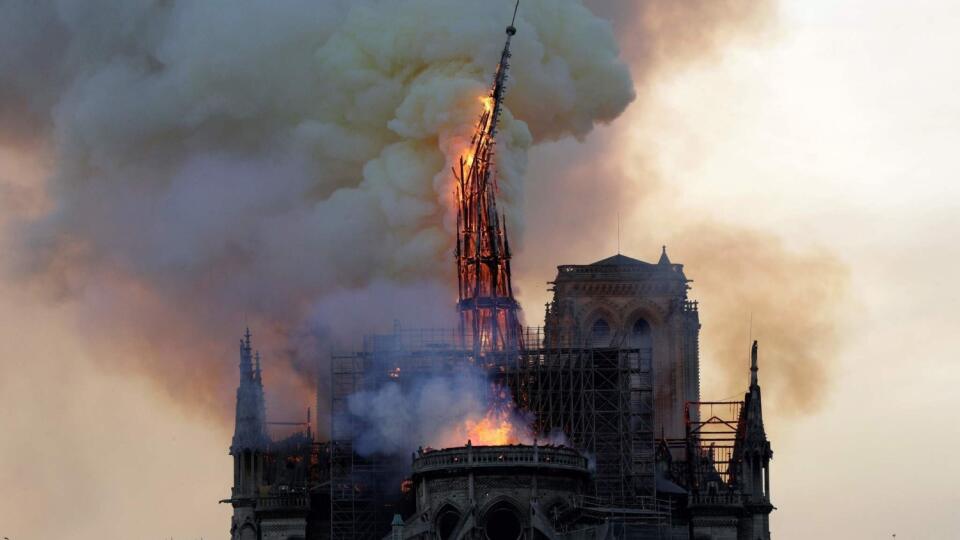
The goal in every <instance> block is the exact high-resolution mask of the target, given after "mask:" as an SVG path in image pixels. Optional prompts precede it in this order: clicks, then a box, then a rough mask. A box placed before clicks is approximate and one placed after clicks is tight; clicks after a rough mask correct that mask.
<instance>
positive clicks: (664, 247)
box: [657, 246, 671, 265]
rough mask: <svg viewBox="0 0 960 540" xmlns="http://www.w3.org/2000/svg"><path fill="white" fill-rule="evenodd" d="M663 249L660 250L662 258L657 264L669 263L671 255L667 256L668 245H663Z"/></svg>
mask: <svg viewBox="0 0 960 540" xmlns="http://www.w3.org/2000/svg"><path fill="white" fill-rule="evenodd" d="M661 247H662V251H661V252H660V260H659V261H657V264H663V265H669V264H671V263H670V257H667V246H661Z"/></svg>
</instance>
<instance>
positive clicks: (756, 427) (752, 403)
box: [735, 341, 773, 540]
mask: <svg viewBox="0 0 960 540" xmlns="http://www.w3.org/2000/svg"><path fill="white" fill-rule="evenodd" d="M757 371H758V367H757V342H756V341H754V342H753V349H752V350H751V352H750V389H749V390H748V391H747V393H746V395H745V396H744V398H743V411H742V412H741V416H740V422H739V425H738V426H737V429H738V430H739V431H741V432H742V437H741V438H740V440H739V441H738V443H737V448H736V450H735V451H736V453H737V454H738V455H737V456H736V457H738V458H739V462H740V463H741V470H740V482H741V484H742V486H743V496H744V501H743V506H744V510H745V511H746V512H745V513H746V517H745V519H742V520H741V522H740V535H739V536H740V537H741V538H747V539H749V540H753V539H758V540H769V538H770V512H771V511H773V505H772V504H771V503H770V460H771V459H772V458H773V450H772V449H771V447H770V441H769V440H768V439H767V433H766V431H765V430H764V428H763V407H762V406H761V402H760V383H759V381H758V377H757Z"/></svg>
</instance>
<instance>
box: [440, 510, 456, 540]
mask: <svg viewBox="0 0 960 540" xmlns="http://www.w3.org/2000/svg"><path fill="white" fill-rule="evenodd" d="M458 523H460V512H458V511H457V509H456V508H454V507H452V506H449V505H447V506H444V507H443V508H441V509H440V512H438V513H437V535H439V536H440V540H447V539H448V538H453V533H454V532H455V531H456V528H457V524H458Z"/></svg>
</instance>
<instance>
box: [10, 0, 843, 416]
mask: <svg viewBox="0 0 960 540" xmlns="http://www.w3.org/2000/svg"><path fill="white" fill-rule="evenodd" d="M512 3H513V2H512V0H500V1H490V2H465V1H456V0H454V1H440V0H432V1H431V0H404V1H396V2H379V1H376V0H353V1H346V0H342V1H331V2H314V1H311V0H300V1H297V0H293V1H289V2H282V3H276V2H269V1H266V0H259V1H255V0H249V1H245V2H241V3H239V4H238V3H236V2H228V1H226V0H211V1H208V2H202V3H201V2H178V1H157V2H155V1H135V2H121V1H119V0H101V1H98V2H95V3H90V2H86V3H83V4H82V5H81V4H74V3H68V2H53V1H38V2H12V3H6V4H4V6H3V13H4V17H2V18H0V144H2V145H3V147H4V148H3V150H4V152H3V153H2V154H0V156H2V159H3V160H4V161H9V162H14V161H16V162H18V163H20V162H23V163H30V164H37V163H39V164H40V165H37V166H33V165H31V166H29V167H21V166H19V165H17V164H14V165H13V166H9V167H8V166H6V164H4V165H5V166H4V167H0V174H5V175H7V176H6V177H4V178H0V196H2V201H0V203H2V204H0V208H2V210H3V214H4V220H5V221H6V223H5V225H4V227H3V230H4V232H6V233H8V234H7V236H8V237H7V238H5V239H4V240H3V247H4V249H5V251H7V252H9V253H14V255H15V256H13V257H5V258H4V262H6V263H8V264H9V265H10V266H11V267H12V269H13V270H16V271H17V272H19V273H20V275H21V276H29V277H30V278H31V279H30V283H32V284H33V285H34V286H35V287H37V288H38V289H40V290H42V292H43V294H44V295H46V296H47V297H48V298H66V299H69V300H70V302H71V303H72V304H74V305H75V306H76V307H77V309H78V310H79V312H80V315H81V316H80V317H79V322H78V325H79V329H80V331H82V332H83V333H84V334H86V335H88V336H89V337H90V341H91V346H93V347H95V348H103V349H105V350H104V352H103V354H102V355H101V357H102V358H104V361H105V362H109V364H108V367H109V368H110V369H115V370H120V371H124V372H131V373H146V374H148V375H149V376H150V377H152V378H153V379H154V380H156V381H157V382H158V383H159V384H161V385H162V386H163V387H165V388H167V389H168V391H169V392H170V394H171V395H172V396H173V397H175V398H177V399H179V400H181V401H182V402H184V403H186V404H189V405H192V404H195V403H198V402H200V403H203V404H206V405H208V406H209V408H210V409H216V410H218V411H220V412H226V411H228V410H229V409H228V407H229V403H230V393H231V391H232V386H233V385H234V384H235V373H234V371H233V370H234V360H235V359H234V358H233V355H234V354H235V351H233V350H232V348H231V347H230V346H229V344H230V343H232V342H231V341H230V339H231V338H236V337H238V336H237V335H238V334H239V331H240V330H241V329H242V327H243V326H244V325H245V324H248V325H250V326H251V327H252V328H253V329H254V330H255V332H256V337H255V340H256V342H257V343H258V345H259V346H260V347H261V348H264V349H265V353H266V354H265V358H266V362H265V363H266V369H267V375H266V376H267V378H268V386H269V387H270V389H271V391H272V394H273V395H284V396H290V395H297V396H299V398H298V399H295V400H281V401H279V402H277V401H272V402H271V406H272V407H273V408H272V411H273V413H274V414H275V415H283V414H292V411H293V410H299V409H300V408H301V407H303V406H306V405H307V404H310V403H311V402H312V399H311V398H310V393H311V392H312V389H313V388H314V386H315V384H316V379H315V376H316V374H317V373H316V371H315V370H316V363H317V359H318V358H319V359H324V358H325V357H326V355H327V353H328V351H329V349H330V348H331V347H337V348H340V347H343V348H350V347H354V346H356V345H357V344H358V343H357V341H356V340H357V337H356V336H358V335H360V334H361V333H364V332H370V331H375V330H383V329H388V328H390V327H391V325H392V324H393V321H394V320H396V319H399V320H401V321H402V322H403V324H405V325H408V326H415V325H427V326H429V325H437V326H449V325H450V320H449V317H450V316H451V314H452V313H451V310H452V306H453V296H452V291H451V289H450V284H451V283H453V274H452V264H453V262H452V258H451V256H450V247H451V244H452V242H451V210H450V208H451V206H450V204H449V198H450V197H451V186H450V177H449V175H448V173H447V171H448V165H449V163H450V162H451V160H452V159H453V158H454V156H455V154H456V153H457V151H458V150H459V149H460V148H461V147H462V144H463V139H464V137H466V136H467V134H468V133H469V130H470V129H471V127H472V125H473V122H474V120H475V115H476V114H477V113H478V112H479V102H478V101H477V99H478V97H479V96H480V95H482V94H483V93H484V92H485V91H486V86H487V84H488V83H489V81H490V78H491V75H492V72H493V68H494V66H495V63H496V61H497V58H498V54H499V50H500V47H501V46H502V39H503V37H504V36H503V27H504V26H505V24H506V22H507V21H506V19H507V17H508V16H509V14H510V13H511V11H512V7H513V6H512ZM587 7H588V8H589V9H590V10H593V12H594V13H596V15H593V14H591V13H590V12H589V11H587V9H586V8H584V7H583V6H582V5H580V3H579V2H577V1H575V0H524V2H523V3H522V5H521V8H520V14H519V17H518V24H517V26H518V29H519V32H518V34H517V36H516V38H515V40H514V57H513V70H512V72H511V73H512V75H513V77H512V79H511V81H510V88H509V90H508V94H507V103H506V105H507V111H506V112H505V115H504V118H503V122H502V127H501V131H500V134H499V146H498V150H499V153H498V166H499V170H500V173H501V175H502V178H501V183H500V185H501V188H502V190H501V193H500V197H501V200H502V201H503V208H504V209H505V211H506V212H507V213H508V215H509V218H510V219H509V221H510V224H511V234H512V240H513V243H514V244H515V245H516V247H517V249H516V251H517V253H518V258H517V260H516V263H517V264H516V266H515V271H516V273H517V274H518V276H519V278H520V279H521V285H522V286H523V287H522V289H521V300H523V301H524V302H526V303H527V304H528V306H529V305H535V302H536V301H537V300H541V299H543V298H538V297H537V294H543V293H542V290H543V286H542V282H543V281H545V280H546V279H549V278H550V277H552V276H550V275H542V276H541V275H539V274H535V273H533V271H534V270H537V271H542V269H543V267H544V265H551V264H557V263H561V262H586V261H584V260H583V257H584V255H583V253H585V252H588V251H589V249H587V248H589V247H592V246H593V245H595V243H596V239H597V238H601V237H607V236H609V234H608V233H609V231H611V230H613V229H614V227H615V218H614V216H615V215H616V214H617V212H618V211H620V212H621V213H623V215H624V222H625V224H628V225H629V226H632V227H634V228H635V230H634V232H633V236H632V238H633V242H634V245H646V246H650V247H652V248H655V246H658V245H659V244H660V243H661V242H662V241H663V240H664V239H665V238H666V239H667V240H668V243H670V244H671V246H675V248H674V253H675V258H676V259H677V260H678V262H685V263H687V270H688V272H689V273H690V274H691V276H693V277H694V278H696V279H697V283H696V284H695V293H696V294H697V295H698V296H699V297H700V298H701V299H702V300H704V303H703V309H704V313H703V317H704V322H705V326H704V361H705V363H710V362H714V361H718V360H719V361H720V365H724V366H729V369H728V370H726V371H725V373H730V374H731V379H730V381H731V382H730V385H729V387H730V388H731V389H734V388H740V387H741V386H742V385H741V384H740V382H739V381H738V380H737V379H736V377H735V375H737V374H738V373H741V372H742V370H741V364H742V359H743V356H744V355H745V349H746V345H745V343H746V337H747V336H746V333H747V331H746V330H744V328H742V327H743V326H744V325H745V324H747V322H745V321H748V320H749V314H750V313H751V312H753V313H755V314H756V315H757V324H756V325H755V328H756V336H757V337H759V338H761V340H762V343H763V351H764V352H763V355H764V358H767V357H768V356H770V357H778V358H784V359H785V360H783V361H782V362H781V363H778V364H775V365H772V366H770V367H769V368H768V369H767V368H766V364H765V369H767V370H766V371H765V372H764V377H765V378H764V381H770V382H771V383H772V384H774V385H776V386H778V387H779V388H781V389H782V390H783V392H784V395H786V396H787V398H786V401H787V402H788V403H789V404H791V405H795V406H797V407H798V408H801V409H809V408H810V407H811V406H812V404H814V403H815V401H816V397H817V392H816V389H817V388H819V387H820V386H819V382H820V381H822V380H824V379H826V378H827V374H828V366H829V358H830V355H831V353H832V352H834V350H835V347H836V345H837V344H838V343H839V337H838V336H837V331H836V330H835V328H836V326H835V325H834V324H833V322H835V319H836V317H837V309H838V307H837V306H838V303H837V302H838V300H837V299H838V298H842V296H843V289H844V285H843V284H844V276H845V274H844V270H843V268H842V267H841V265H839V263H837V262H836V259H835V258H834V257H832V256H830V255H829V254H828V253H819V252H804V251H797V250H793V249H788V248H786V247H784V246H783V245H782V244H781V242H780V241H779V240H778V239H777V238H775V237H771V236H769V235H765V234H761V233H758V232H756V231H752V230H749V229H742V230H741V229H736V228H734V227H732V226H730V225H727V224H724V223H711V224H709V225H703V224H702V222H700V221H697V220H690V219H689V218H687V217H686V216H685V215H683V213H682V212H678V211H675V209H672V208H666V207H657V206H651V205H647V204H644V201H647V200H648V197H649V195H650V194H651V193H655V192H657V191H658V190H659V189H660V188H661V187H662V186H663V185H666V184H668V183H669V179H667V178H662V177H661V176H660V175H659V173H658V171H657V170H656V167H655V166H653V164H652V160H651V159H649V158H650V156H649V155H644V154H642V153H640V154H637V155H632V154H631V152H630V150H629V149H624V148H623V147H622V146H623V144H622V141H623V137H624V135H625V134H626V133H627V132H628V131H629V130H634V129H639V130H648V131H650V130H655V129H656V126H650V125H647V124H645V120H646V117H645V115H644V112H645V107H647V106H648V105H649V101H648V99H647V92H646V91H647V90H648V88H649V87H650V86H651V85H652V83H654V82H655V81H656V80H657V79H658V77H662V76H664V74H667V73H671V72H673V71H676V70H678V69H681V68H683V67H685V66H687V65H689V63H690V62H692V61H700V60H702V59H704V58H708V59H709V58H711V57H715V56H716V55H718V54H719V51H722V50H723V49H724V47H725V46H726V45H727V44H728V43H729V42H730V41H731V40H732V39H734V38H740V37H743V36H748V37H755V36H757V35H762V34H763V32H765V31H766V29H768V28H770V27H771V20H772V17H771V15H772V14H773V13H774V12H775V9H774V3H773V2H772V1H761V2H757V1H750V0H743V1H739V0H737V1H730V2H714V1H710V0H702V1H701V0H691V1H684V2H678V1H675V0H647V1H633V0H618V1H606V0H587ZM608 20H609V21H610V22H607V21H608ZM611 23H612V24H611ZM618 43H619V44H620V46H621V47H622V48H623V49H624V50H623V55H622V58H623V59H621V56H620V53H619V51H618V45H617V44H618ZM631 75H632V80H633V82H631ZM634 84H635V85H636V87H637V88H638V89H639V91H640V95H641V99H640V100H639V102H636V103H635V105H634V106H633V107H632V109H631V113H630V115H629V116H628V117H627V118H625V119H624V120H621V121H620V122H618V123H617V124H615V125H614V126H613V127H612V128H607V129H604V130H602V131H601V132H599V133H596V134H595V135H593V136H591V137H590V138H588V139H586V144H583V145H578V144H574V143H573V142H571V141H567V142H561V143H551V145H550V147H549V148H547V149H545V150H544V151H540V150H537V152H538V153H537V154H535V158H536V159H538V160H539V161H537V162H535V163H534V167H533V169H532V170H530V171H526V167H527V156H528V151H529V150H531V149H532V148H534V147H535V146H537V145H539V144H540V143H541V142H545V141H551V140H555V139H563V138H564V137H567V136H570V135H572V136H574V137H576V138H578V139H582V138H584V137H585V136H586V135H587V134H588V133H590V132H591V129H592V128H593V127H594V126H595V125H596V124H597V123H605V122H608V121H610V120H612V119H614V118H615V117H617V116H618V115H619V114H620V113H621V112H622V111H623V110H624V108H625V107H626V106H627V104H628V103H630V102H631V100H632V99H633V97H634V89H633V88H634ZM537 156H538V157H537ZM26 169H30V174H25V175H24V178H26V177H28V176H31V175H35V174H36V171H38V170H39V171H41V172H42V173H43V174H44V175H45V176H46V177H47V179H46V182H43V183H40V182H30V181H26V180H24V178H21V177H20V176H19V175H21V171H23V170H26ZM525 172H526V173H528V174H526V178H527V180H528V182H529V183H530V185H529V186H527V187H525V186H524V173H525ZM525 192H526V193H536V199H535V200H527V199H525V198H524V193H525ZM524 207H525V208H526V212H524V213H521V212H519V211H518V210H520V209H521V208H524ZM557 216H564V219H557ZM524 220H527V221H528V222H529V227H528V231H529V233H530V234H529V236H530V237H532V238H534V237H535V238H534V239H535V242H532V241H530V240H529V239H528V241H527V242H522V236H521V233H522V223H523V221H524ZM637 231H642V232H637ZM693 231H695V232H693ZM738 241H739V242H740V243H738ZM685 244H686V247H684V245H685ZM719 248H723V249H728V248H729V249H734V248H739V250H740V252H742V253H744V254H746V258H745V259H740V260H737V259H736V258H733V257H725V256H722V254H721V253H719V252H717V251H715V250H716V249H719ZM747 248H749V249H747ZM634 254H636V255H639V256H642V254H640V253H634ZM745 260H748V261H750V264H749V267H747V266H746V265H745V263H744V262H743V261H745ZM534 261H536V262H535V263H534ZM790 268H805V269H806V270H807V271H805V272H794V273H790V274H789V275H788V272H789V270H788V269H790ZM744 299H748V301H746V302H745V301H744ZM800 300H802V301H800ZM747 304H749V305H747ZM778 307H782V308H783V309H780V310H779V311H778V310H777V309H776V308H778ZM772 317H776V319H775V320H774V319H772ZM764 319H765V320H764ZM731 321H734V322H736V323H737V324H736V325H733V324H731ZM529 322H531V323H533V324H536V323H538V321H537V320H531V321H529ZM798 329H799V331H802V332H804V333H811V334H814V335H803V336H801V334H800V333H799V332H798V331H796V330H798ZM741 334H743V335H741ZM741 349H743V350H741ZM787 358H789V359H788V360H787ZM771 362H773V360H772V359H771ZM321 373H323V368H321ZM801 378H802V380H800V379H801ZM323 384H325V380H324V379H322V378H321V385H323ZM725 388H726V387H724V388H723V389H724V390H725ZM291 402H294V403H293V404H291ZM277 405H282V406H284V407H286V409H279V410H278V408H277V407H276V406H277Z"/></svg>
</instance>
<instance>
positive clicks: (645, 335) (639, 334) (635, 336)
mask: <svg viewBox="0 0 960 540" xmlns="http://www.w3.org/2000/svg"><path fill="white" fill-rule="evenodd" d="M628 341H629V345H630V347H631V348H634V349H639V350H640V351H639V352H640V371H643V372H646V371H650V367H651V363H652V360H653V330H652V329H651V328H650V323H648V322H647V321H646V320H644V319H637V320H636V321H634V322H633V326H631V327H630V337H629V338H628Z"/></svg>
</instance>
